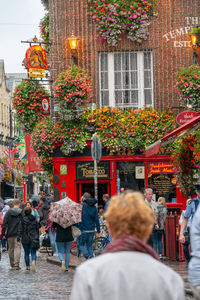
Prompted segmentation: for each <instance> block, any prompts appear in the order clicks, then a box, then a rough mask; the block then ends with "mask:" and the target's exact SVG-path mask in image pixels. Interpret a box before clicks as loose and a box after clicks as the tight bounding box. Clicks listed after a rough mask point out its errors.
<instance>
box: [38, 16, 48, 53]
mask: <svg viewBox="0 0 200 300" xmlns="http://www.w3.org/2000/svg"><path fill="white" fill-rule="evenodd" d="M40 36H41V38H42V42H43V43H44V44H43V45H42V46H43V48H44V49H45V51H46V52H47V53H48V52H49V13H46V14H45V16H44V17H43V18H42V19H41V21H40Z"/></svg>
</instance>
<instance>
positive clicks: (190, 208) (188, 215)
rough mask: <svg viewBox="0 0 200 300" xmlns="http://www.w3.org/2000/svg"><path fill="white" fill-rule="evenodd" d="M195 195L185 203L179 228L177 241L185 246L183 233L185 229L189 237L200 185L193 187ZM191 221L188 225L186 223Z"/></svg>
mask: <svg viewBox="0 0 200 300" xmlns="http://www.w3.org/2000/svg"><path fill="white" fill-rule="evenodd" d="M195 193H196V195H197V197H195V198H193V199H189V200H188V201H187V207H186V210H185V213H184V217H183V221H182V223H181V228H180V234H179V241H180V243H182V244H185V242H186V237H185V232H186V228H187V231H188V236H190V233H189V231H190V226H191V224H192V220H193V217H194V214H195V212H196V210H197V208H198V205H199V202H200V184H198V185H196V186H195ZM189 220H190V221H191V222H190V223H189V222H188V221H189ZM189 261H190V258H189V259H188V261H187V265H188V263H189Z"/></svg>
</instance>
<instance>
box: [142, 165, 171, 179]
mask: <svg viewBox="0 0 200 300" xmlns="http://www.w3.org/2000/svg"><path fill="white" fill-rule="evenodd" d="M154 174H174V167H173V164H172V163H170V162H150V163H149V164H148V177H151V176H152V175H154Z"/></svg>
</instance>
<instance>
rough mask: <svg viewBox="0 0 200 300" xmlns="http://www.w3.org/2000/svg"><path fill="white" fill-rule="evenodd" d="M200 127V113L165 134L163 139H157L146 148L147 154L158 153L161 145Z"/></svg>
mask: <svg viewBox="0 0 200 300" xmlns="http://www.w3.org/2000/svg"><path fill="white" fill-rule="evenodd" d="M199 127H200V113H198V116H196V117H194V118H193V119H191V120H190V121H188V122H187V123H185V124H183V125H181V126H180V127H178V128H176V129H175V130H173V131H172V132H170V133H169V134H167V135H166V136H164V137H163V138H162V139H161V140H159V141H156V142H155V143H153V144H152V145H150V146H149V147H147V148H146V151H145V156H151V155H154V154H157V153H158V152H159V151H160V148H161V146H166V145H168V144H170V143H172V142H173V141H174V140H176V139H179V138H182V137H183V136H185V135H188V134H190V133H192V132H193V131H194V130H196V129H197V128H199Z"/></svg>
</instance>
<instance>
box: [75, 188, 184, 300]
mask: <svg viewBox="0 0 200 300" xmlns="http://www.w3.org/2000/svg"><path fill="white" fill-rule="evenodd" d="M105 218H106V221H107V224H108V229H109V231H110V234H111V237H112V243H110V244H109V245H108V246H107V248H106V249H105V250H104V252H103V254H102V255H100V256H98V257H96V258H94V259H91V260H88V261H86V262H84V263H83V264H81V265H80V266H79V267H78V268H77V269H76V273H75V277H74V282H73V287H72V294H71V298H70V300H85V299H87V300H102V299H103V300H111V299H112V300H124V299H126V300H132V299H134V300H155V299H160V300H183V299H184V284H183V280H182V279H181V277H180V276H179V275H178V274H177V273H176V272H174V271H173V270H172V269H171V268H169V267H168V266H166V265H164V264H163V263H161V262H160V261H159V259H158V257H157V255H156V253H155V251H154V250H153V249H152V248H151V247H150V246H149V245H147V244H146V241H147V239H148V237H149V235H150V233H151V231H152V228H153V225H154V213H153V211H152V210H151V209H150V208H149V207H148V206H147V205H146V204H145V202H144V198H143V195H142V194H141V193H139V192H133V191H126V192H124V193H123V194H121V195H118V196H114V197H112V199H111V201H110V204H109V207H108V209H107V211H106V213H105Z"/></svg>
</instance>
